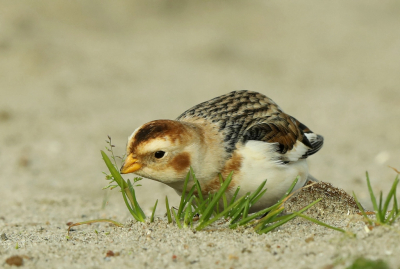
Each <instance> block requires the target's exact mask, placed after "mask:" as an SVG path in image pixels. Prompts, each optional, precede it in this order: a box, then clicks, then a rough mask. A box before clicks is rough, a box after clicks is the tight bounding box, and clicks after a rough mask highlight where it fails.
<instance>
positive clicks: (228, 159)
mask: <svg viewBox="0 0 400 269" xmlns="http://www.w3.org/2000/svg"><path fill="white" fill-rule="evenodd" d="M323 141H324V139H323V137H322V136H320V135H317V134H315V133H313V132H312V131H311V130H310V129H309V128H308V127H307V126H305V125H304V124H302V123H300V122H299V121H298V120H297V119H295V118H294V117H292V116H289V115H288V114H286V113H284V112H283V111H282V109H281V108H280V107H279V106H278V105H277V104H276V103H275V102H274V101H272V100H271V99H270V98H268V97H267V96H265V95H263V94H261V93H258V92H251V91H233V92H231V93H228V94H225V95H221V96H218V97H215V98H213V99H211V100H209V101H206V102H203V103H200V104H198V105H196V106H194V107H192V108H190V109H189V110H187V111H185V112H184V113H182V114H181V115H180V116H179V117H178V118H177V119H176V120H164V119H162V120H154V121H151V122H148V123H145V124H143V125H142V126H140V127H139V128H137V129H136V130H135V131H134V132H133V133H132V135H131V136H130V137H129V138H128V144H127V151H126V152H127V158H126V160H125V163H124V164H123V166H122V167H121V173H122V174H127V173H135V174H137V175H139V176H142V177H145V178H150V179H153V180H156V181H159V182H162V183H164V184H166V185H168V186H170V187H172V188H173V189H175V190H176V192H177V193H178V194H179V195H182V191H183V185H184V181H185V178H186V175H187V173H188V171H189V169H190V167H192V168H193V171H194V172H195V174H196V178H197V179H198V181H199V183H200V186H201V190H202V192H203V194H205V195H207V194H209V193H215V192H216V191H218V189H219V188H220V186H221V183H220V180H219V174H221V175H222V177H223V178H226V177H227V176H228V175H229V173H231V172H232V171H233V179H232V181H231V183H230V185H229V187H228V189H227V191H226V196H227V199H228V200H230V199H231V198H232V196H233V194H234V192H235V191H236V188H237V187H238V186H240V191H239V194H238V196H243V195H246V194H247V193H248V192H252V191H254V190H256V189H257V187H259V186H260V184H261V183H262V182H263V181H265V180H267V183H266V185H265V187H264V188H267V192H266V193H265V194H264V196H263V197H262V198H261V199H260V200H259V201H258V202H257V203H256V204H255V205H253V206H252V207H251V211H252V212H255V211H259V210H262V209H264V208H266V207H268V206H271V205H273V204H274V203H275V202H277V201H278V200H279V199H280V198H281V197H282V196H283V195H284V193H285V192H286V191H287V190H288V189H289V187H290V185H291V184H292V183H293V181H294V179H295V178H296V177H299V180H298V182H297V184H296V186H295V189H294V190H296V189H299V188H300V187H302V186H304V184H305V183H306V182H307V181H308V180H307V179H311V180H313V178H312V177H311V176H310V175H309V174H308V165H307V160H306V158H307V157H308V156H310V155H312V154H314V153H316V152H317V151H318V150H319V149H320V148H321V147H322V145H323ZM313 181H314V180H313ZM192 185H193V182H192V181H191V182H189V184H188V188H189V189H190V187H191V186H192Z"/></svg>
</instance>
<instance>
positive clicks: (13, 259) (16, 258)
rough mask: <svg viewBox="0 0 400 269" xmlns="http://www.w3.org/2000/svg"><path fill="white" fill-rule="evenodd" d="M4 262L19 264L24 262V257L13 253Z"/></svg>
mask: <svg viewBox="0 0 400 269" xmlns="http://www.w3.org/2000/svg"><path fill="white" fill-rule="evenodd" d="M6 263H7V264H8V265H11V266H12V265H15V266H21V265H22V264H23V263H24V259H23V258H22V257H21V256H18V255H15V256H11V257H10V258H8V259H7V260H6Z"/></svg>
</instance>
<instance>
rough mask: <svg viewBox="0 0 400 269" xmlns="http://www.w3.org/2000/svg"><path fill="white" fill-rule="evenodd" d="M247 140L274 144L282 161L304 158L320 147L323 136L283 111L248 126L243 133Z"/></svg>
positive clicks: (244, 139) (244, 138)
mask: <svg viewBox="0 0 400 269" xmlns="http://www.w3.org/2000/svg"><path fill="white" fill-rule="evenodd" d="M248 140H256V141H264V142H267V143H273V144H276V145H277V147H276V151H277V152H278V153H279V154H280V159H281V160H282V161H284V162H293V161H297V160H299V159H305V158H307V157H308V156H310V155H312V154H314V153H316V152H317V151H318V150H320V149H321V147H322V145H323V142H324V138H323V137H322V136H321V135H317V134H315V133H313V132H312V131H311V130H310V129H309V128H308V127H307V126H305V125H304V124H302V123H301V122H299V121H298V120H296V119H295V118H294V117H291V116H289V115H287V114H285V113H279V114H278V113H276V115H273V116H271V117H269V118H267V119H265V121H263V122H259V123H256V124H253V125H252V126H249V127H248V129H247V130H246V131H245V133H244V135H243V142H244V143H245V142H246V141H248Z"/></svg>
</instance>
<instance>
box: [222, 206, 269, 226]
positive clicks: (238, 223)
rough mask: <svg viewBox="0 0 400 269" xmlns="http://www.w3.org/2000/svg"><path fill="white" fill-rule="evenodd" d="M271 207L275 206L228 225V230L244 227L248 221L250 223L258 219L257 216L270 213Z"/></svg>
mask: <svg viewBox="0 0 400 269" xmlns="http://www.w3.org/2000/svg"><path fill="white" fill-rule="evenodd" d="M272 207H275V206H271V207H268V208H265V209H263V210H261V211H258V212H257V213H254V214H252V215H250V216H248V217H247V218H242V219H241V220H240V221H239V222H237V223H235V224H231V225H229V228H231V229H233V228H236V227H237V226H242V225H246V224H248V223H249V222H250V221H252V220H253V219H255V218H258V217H259V216H262V215H264V214H265V213H267V212H268V211H270V210H271V208H272Z"/></svg>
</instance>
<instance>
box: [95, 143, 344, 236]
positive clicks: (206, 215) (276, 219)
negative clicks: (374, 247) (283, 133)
mask: <svg viewBox="0 0 400 269" xmlns="http://www.w3.org/2000/svg"><path fill="white" fill-rule="evenodd" d="M107 143H108V144H109V146H110V147H109V148H107V150H108V151H109V152H110V153H111V159H110V158H109V157H108V156H107V154H106V153H105V152H104V151H101V154H102V157H103V160H104V162H105V164H106V165H107V168H108V169H109V171H110V174H109V175H108V174H106V178H107V179H108V180H110V184H109V185H108V186H107V187H105V188H115V187H118V186H119V187H120V189H121V193H122V197H123V199H124V202H125V205H126V206H127V208H128V210H129V212H130V213H131V215H132V216H133V218H134V219H136V220H137V221H141V222H144V221H145V219H146V216H145V214H144V213H143V210H142V209H141V207H140V205H139V203H138V202H137V199H136V194H135V189H134V185H133V184H132V183H131V182H130V181H129V180H128V181H125V180H124V179H123V178H122V176H121V174H120V173H119V171H118V169H117V167H118V166H117V163H116V157H115V156H114V154H113V150H112V149H113V147H114V146H113V145H112V144H111V138H110V137H109V141H107ZM121 159H122V158H121ZM111 160H113V161H114V162H112V161H111ZM232 176H233V173H230V174H229V175H228V176H227V178H226V179H223V178H222V176H221V175H220V184H221V187H220V188H219V190H218V191H217V192H215V193H212V194H211V193H208V194H206V195H205V194H203V192H202V190H201V186H200V183H199V181H198V180H197V178H196V175H195V173H194V171H193V170H192V169H190V171H189V172H188V174H187V176H186V178H185V181H184V184H183V190H182V196H181V200H180V203H179V207H178V208H177V209H175V208H173V207H170V206H169V201H168V197H166V198H165V201H166V212H167V219H168V223H171V222H172V220H174V221H175V223H176V224H177V226H178V227H179V228H189V227H190V228H194V229H196V230H197V231H200V230H203V229H205V228H207V227H209V226H210V225H212V224H213V223H215V222H217V221H225V222H229V228H231V229H235V228H237V227H239V226H245V225H247V226H253V227H254V230H255V231H256V232H257V233H259V234H262V233H268V232H270V231H272V230H273V229H275V228H277V227H279V226H281V225H283V224H285V223H287V222H288V221H290V220H292V219H294V218H296V217H302V218H305V219H307V220H309V221H312V222H314V223H316V224H318V225H322V226H325V227H327V228H330V229H334V230H337V231H340V232H343V233H345V232H346V231H344V230H343V229H340V228H337V227H333V226H330V225H328V224H325V223H323V222H321V221H318V220H316V219H313V218H311V217H308V216H306V215H304V214H302V213H304V212H305V211H306V210H307V209H309V208H310V207H312V206H313V205H315V204H316V203H318V202H319V201H320V200H317V201H315V202H313V203H311V204H309V205H308V206H306V207H304V208H302V209H301V210H299V211H297V212H293V213H289V214H286V215H283V214H282V212H283V211H284V209H285V208H284V203H285V201H287V199H288V198H289V197H290V196H291V194H290V193H291V192H292V191H293V189H294V187H295V185H296V183H297V181H298V179H295V180H294V181H293V183H292V185H291V186H290V188H289V189H288V190H287V192H286V193H285V195H284V196H283V197H282V198H281V199H280V200H279V201H278V202H277V203H276V204H274V205H273V206H271V207H269V208H265V209H264V210H261V211H259V212H257V213H255V214H249V212H250V211H251V210H250V209H251V207H252V206H253V205H254V204H255V203H256V202H257V201H259V200H260V199H261V197H262V196H263V195H264V194H265V193H266V191H267V190H266V189H265V188H264V187H265V184H266V181H264V182H262V183H261V184H260V186H259V187H258V188H257V189H256V190H255V191H254V192H252V193H247V194H246V195H244V196H242V197H240V198H238V193H239V191H240V187H238V188H237V189H236V190H235V192H234V194H233V196H232V199H230V201H229V202H228V199H227V196H226V190H227V188H228V186H229V184H230V182H231V181H232ZM139 180H140V179H138V178H136V179H134V183H136V182H137V181H139ZM189 181H193V184H192V187H191V188H190V189H188V185H189V184H188V183H189ZM114 183H116V185H115V184H114ZM113 184H114V185H113ZM157 203H158V200H157V201H156V204H155V206H154V207H153V211H152V215H151V217H150V221H151V222H152V221H154V214H155V209H156V206H157ZM260 218H261V219H260Z"/></svg>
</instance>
